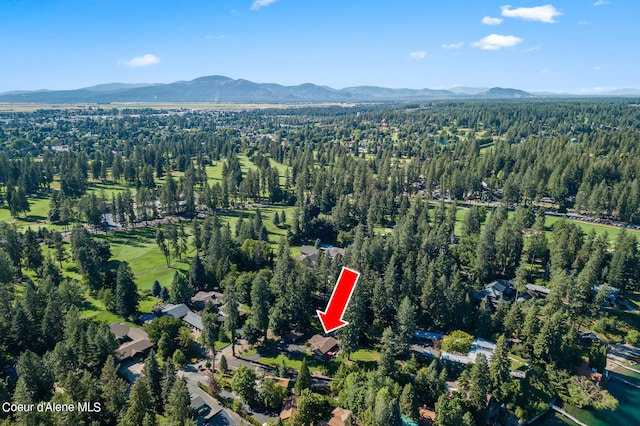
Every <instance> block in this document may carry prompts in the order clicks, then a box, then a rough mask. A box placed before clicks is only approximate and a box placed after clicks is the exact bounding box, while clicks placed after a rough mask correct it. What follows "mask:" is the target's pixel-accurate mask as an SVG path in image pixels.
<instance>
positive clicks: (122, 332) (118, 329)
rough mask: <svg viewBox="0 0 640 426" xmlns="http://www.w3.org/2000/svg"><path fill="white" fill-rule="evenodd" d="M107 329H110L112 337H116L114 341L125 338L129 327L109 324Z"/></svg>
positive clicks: (122, 324) (120, 324)
mask: <svg viewBox="0 0 640 426" xmlns="http://www.w3.org/2000/svg"><path fill="white" fill-rule="evenodd" d="M109 328H110V329H111V332H112V333H113V335H114V336H116V339H118V340H120V339H122V338H124V337H126V336H127V335H128V334H129V326H128V325H127V324H124V323H114V324H111V325H110V326H109Z"/></svg>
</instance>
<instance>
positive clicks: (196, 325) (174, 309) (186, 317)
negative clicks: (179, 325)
mask: <svg viewBox="0 0 640 426" xmlns="http://www.w3.org/2000/svg"><path fill="white" fill-rule="evenodd" d="M160 313H161V314H162V315H169V316H172V317H174V318H179V319H181V320H182V321H184V322H186V323H187V325H188V326H189V327H190V328H191V329H192V330H197V331H202V329H203V326H202V317H201V316H200V315H198V314H196V313H194V312H193V311H192V310H191V309H189V307H188V306H187V305H185V304H184V303H181V304H179V305H174V304H171V303H169V304H168V305H166V306H165V307H164V308H162V309H161V310H160Z"/></svg>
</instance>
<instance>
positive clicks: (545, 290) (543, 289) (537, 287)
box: [525, 284, 551, 294]
mask: <svg viewBox="0 0 640 426" xmlns="http://www.w3.org/2000/svg"><path fill="white" fill-rule="evenodd" d="M525 287H526V288H527V290H529V291H533V292H535V293H543V294H549V293H550V292H551V290H550V289H548V288H547V287H543V286H541V285H535V284H527V285H525Z"/></svg>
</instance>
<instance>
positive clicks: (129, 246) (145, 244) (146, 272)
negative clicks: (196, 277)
mask: <svg viewBox="0 0 640 426" xmlns="http://www.w3.org/2000/svg"><path fill="white" fill-rule="evenodd" d="M99 238H104V239H106V240H107V241H109V243H110V244H111V253H112V259H118V260H125V261H127V262H128V263H129V265H130V266H131V270H132V271H133V274H134V275H135V281H136V284H137V286H138V290H139V291H143V290H151V286H152V285H153V282H154V281H155V280H158V282H159V283H160V285H162V286H167V287H168V286H169V285H170V284H171V281H172V280H173V274H174V273H175V271H176V270H180V271H183V272H185V271H187V270H188V269H189V263H188V262H187V261H186V259H190V258H191V256H192V255H193V254H192V253H191V252H187V255H186V256H185V259H182V260H178V259H174V258H173V257H172V258H171V267H167V264H166V260H165V257H164V254H163V253H162V252H161V251H160V248H159V247H158V245H157V244H156V242H155V228H142V229H135V230H129V231H122V232H112V233H109V234H106V235H100V236H99Z"/></svg>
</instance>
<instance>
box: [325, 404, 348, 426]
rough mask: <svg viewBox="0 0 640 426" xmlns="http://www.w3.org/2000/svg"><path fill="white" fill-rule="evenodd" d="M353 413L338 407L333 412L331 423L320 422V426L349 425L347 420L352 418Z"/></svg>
mask: <svg viewBox="0 0 640 426" xmlns="http://www.w3.org/2000/svg"><path fill="white" fill-rule="evenodd" d="M352 416H353V411H351V410H347V409H345V408H340V407H336V408H334V410H333V411H332V412H331V418H330V419H329V421H326V422H325V421H321V422H318V426H344V425H345V424H347V423H346V422H347V420H349V419H350V418H352Z"/></svg>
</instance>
